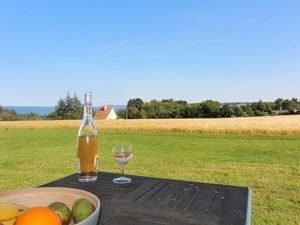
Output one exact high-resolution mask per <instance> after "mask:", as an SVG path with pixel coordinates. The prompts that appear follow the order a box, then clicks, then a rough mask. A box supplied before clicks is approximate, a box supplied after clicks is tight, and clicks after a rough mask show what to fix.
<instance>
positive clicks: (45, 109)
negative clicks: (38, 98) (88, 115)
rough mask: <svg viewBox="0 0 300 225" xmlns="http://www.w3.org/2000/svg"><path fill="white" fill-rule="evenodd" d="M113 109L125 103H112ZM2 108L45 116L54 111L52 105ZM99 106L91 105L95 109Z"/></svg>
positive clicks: (123, 106)
mask: <svg viewBox="0 0 300 225" xmlns="http://www.w3.org/2000/svg"><path fill="white" fill-rule="evenodd" d="M112 107H113V109H114V110H115V111H116V112H117V111H119V110H120V109H123V108H125V107H126V106H125V105H112ZM2 108H4V109H14V110H15V111H16V112H17V113H18V114H27V113H36V114H39V115H42V116H46V115H48V114H49V113H51V112H54V110H55V107H54V106H2ZM98 108H99V107H93V109H94V110H95V111H96V110H97V109H98Z"/></svg>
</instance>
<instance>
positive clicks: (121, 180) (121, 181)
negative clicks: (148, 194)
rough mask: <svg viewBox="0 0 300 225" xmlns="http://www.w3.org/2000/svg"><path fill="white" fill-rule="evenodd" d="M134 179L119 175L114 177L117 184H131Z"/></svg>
mask: <svg viewBox="0 0 300 225" xmlns="http://www.w3.org/2000/svg"><path fill="white" fill-rule="evenodd" d="M131 181H132V180H131V179H130V178H128V177H117V178H115V179H113V182H114V183H115V184H129V183H130V182H131Z"/></svg>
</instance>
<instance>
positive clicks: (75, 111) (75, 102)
mask: <svg viewBox="0 0 300 225" xmlns="http://www.w3.org/2000/svg"><path fill="white" fill-rule="evenodd" d="M49 117H50V118H51V119H59V120H68V119H81V118H82V117H83V106H82V104H81V102H80V100H79V99H78V98H77V96H76V94H74V96H73V98H72V97H71V96H70V94H69V93H68V94H67V96H66V98H64V99H62V98H60V99H59V101H58V102H57V105H56V106H55V111H54V112H53V113H51V114H50V115H49Z"/></svg>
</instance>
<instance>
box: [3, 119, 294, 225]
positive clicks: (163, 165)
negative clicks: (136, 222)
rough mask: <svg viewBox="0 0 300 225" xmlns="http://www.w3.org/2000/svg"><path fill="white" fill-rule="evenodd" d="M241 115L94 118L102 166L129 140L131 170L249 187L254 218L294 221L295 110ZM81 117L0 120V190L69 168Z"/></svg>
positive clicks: (257, 223) (109, 166)
mask: <svg viewBox="0 0 300 225" xmlns="http://www.w3.org/2000/svg"><path fill="white" fill-rule="evenodd" d="M243 119H244V118H237V119H223V121H222V120H219V119H210V120H209V119H207V120H165V121H163V120H149V121H147V120H141V121H137V120H133V121H106V122H100V121H99V122H97V125H98V128H100V129H99V130H100V137H99V138H100V143H101V144H100V148H101V170H102V171H108V172H118V167H117V164H116V163H115V162H114V161H113V159H112V157H111V146H112V145H113V144H118V143H131V144H133V147H134V159H133V160H132V162H131V163H130V164H129V165H128V166H127V167H126V170H125V172H127V173H128V174H134V175H143V176H152V177H163V178H172V179H183V180H190V181H199V182H210V183H221V184H229V185H239V186H247V187H250V188H251V189H252V191H253V211H252V213H253V214H252V215H253V222H252V224H254V225H261V224H262V225H264V224H284V225H294V224H299V223H300V182H299V179H300V165H299V161H300V135H298V134H300V117H299V116H281V117H260V118H245V120H243ZM78 124H79V121H42V122H41V121H35V122H1V123H0V154H1V155H0V171H1V173H0V180H1V182H0V191H4V190H10V189H19V188H23V187H34V186H37V185H40V184H43V183H46V182H49V181H51V180H54V179H57V178H60V177H62V176H65V175H68V174H70V173H74V172H75V144H76V135H77V129H78ZM246 124H248V127H246ZM222 125H223V128H222V127H221V126H222ZM234 126H235V127H234ZM189 128H190V129H189ZM214 129H215V130H214ZM216 133H217V134H216ZM250 134H252V135H250ZM257 134H260V135H257Z"/></svg>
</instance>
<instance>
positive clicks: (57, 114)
mask: <svg viewBox="0 0 300 225" xmlns="http://www.w3.org/2000/svg"><path fill="white" fill-rule="evenodd" d="M82 117H83V105H82V104H81V102H80V100H79V99H78V97H77V96H76V94H74V96H73V97H71V96H70V94H69V93H68V94H67V96H66V97H65V98H60V99H59V100H58V102H57V105H56V106H55V110H54V112H51V113H49V114H48V115H39V114H36V113H28V114H18V113H17V112H16V111H15V110H13V109H4V108H3V107H1V106H0V121H15V120H72V119H74V120H75V119H82Z"/></svg>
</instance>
